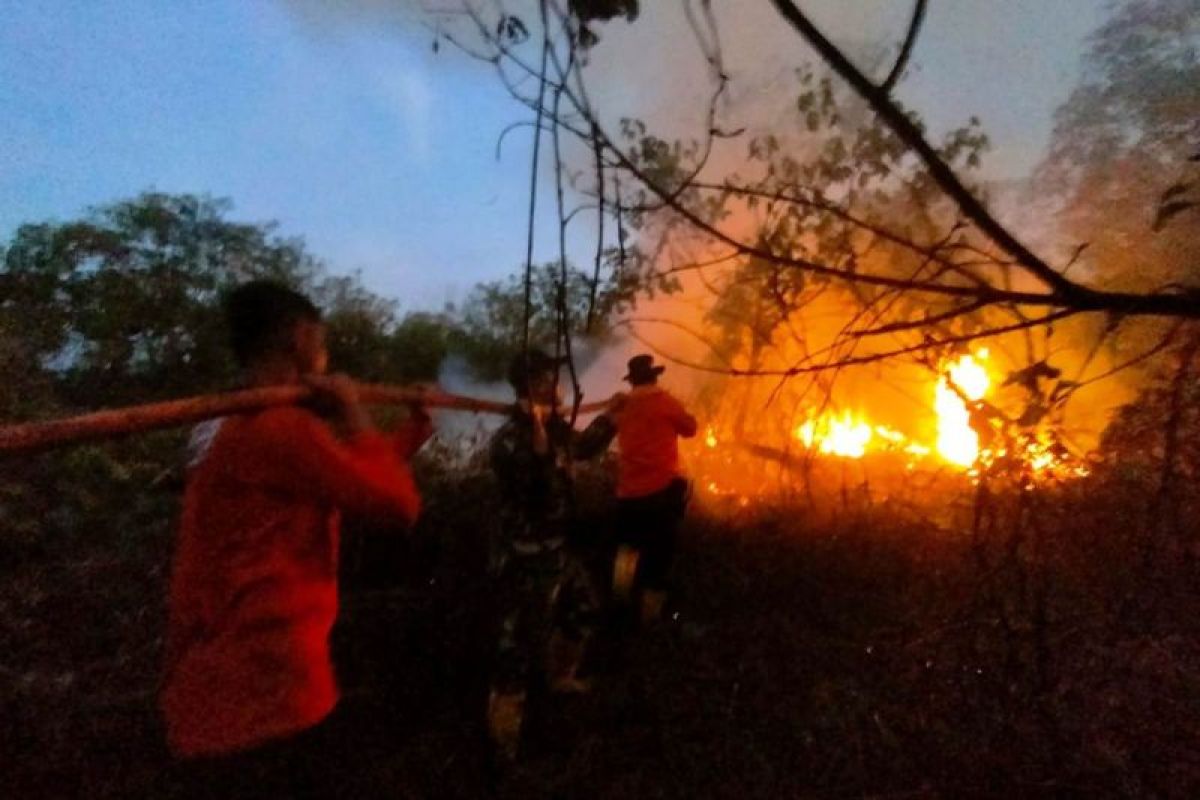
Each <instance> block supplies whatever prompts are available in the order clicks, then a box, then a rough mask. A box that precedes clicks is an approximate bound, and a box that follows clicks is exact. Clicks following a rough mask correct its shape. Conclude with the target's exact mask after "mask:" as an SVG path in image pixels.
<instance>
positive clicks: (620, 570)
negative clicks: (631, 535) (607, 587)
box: [613, 545, 639, 603]
mask: <svg viewBox="0 0 1200 800" xmlns="http://www.w3.org/2000/svg"><path fill="white" fill-rule="evenodd" d="M638 557H639V553H638V551H637V550H636V549H635V548H632V547H629V546H628V545H621V546H620V547H618V548H617V557H616V558H615V559H614V560H613V597H615V598H616V599H618V600H620V601H621V602H623V603H627V602H629V598H630V597H632V596H633V584H634V581H635V580H636V579H637V568H638Z"/></svg>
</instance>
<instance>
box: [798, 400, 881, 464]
mask: <svg viewBox="0 0 1200 800" xmlns="http://www.w3.org/2000/svg"><path fill="white" fill-rule="evenodd" d="M872 433H873V431H872V430H871V426H870V425H868V424H867V423H866V422H863V421H862V420H856V419H855V418H854V417H853V415H851V413H850V412H849V411H846V412H843V413H842V416H841V417H836V416H826V417H821V418H819V419H811V418H810V419H808V420H806V421H805V422H804V423H803V424H802V425H801V426H800V427H799V428H797V429H796V438H797V439H799V440H800V441H802V442H804V445H805V447H809V448H811V447H813V445H814V444H815V445H816V447H817V450H818V451H820V452H822V453H825V454H827V455H833V456H842V457H843V458H862V457H863V456H864V455H866V453H867V445H868V444H870V442H871V436H872Z"/></svg>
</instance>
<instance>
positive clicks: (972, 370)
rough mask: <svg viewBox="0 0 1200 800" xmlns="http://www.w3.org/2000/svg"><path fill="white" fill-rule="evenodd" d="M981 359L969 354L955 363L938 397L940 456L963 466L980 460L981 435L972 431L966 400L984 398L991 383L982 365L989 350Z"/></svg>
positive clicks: (941, 383)
mask: <svg viewBox="0 0 1200 800" xmlns="http://www.w3.org/2000/svg"><path fill="white" fill-rule="evenodd" d="M978 359H979V360H976V357H975V356H972V355H970V354H967V355H963V356H961V357H959V358H958V359H957V360H956V361H953V362H951V363H950V364H949V365H948V366H947V367H946V371H945V374H943V375H942V377H941V378H940V379H938V383H937V387H936V389H935V394H934V411H935V412H936V413H937V420H938V436H937V451H938V454H939V455H941V457H942V458H944V459H946V460H947V461H949V462H950V463H951V464H957V465H959V466H962V467H969V466H971V465H972V464H974V463H975V461H976V460H977V459H978V458H979V434H977V433H976V432H975V431H974V430H972V428H971V414H970V412H969V411H968V410H967V403H966V401H967V400H971V401H975V400H980V399H982V398H983V395H984V394H985V393H986V392H987V390H988V386H989V385H990V384H991V379H990V378H989V377H988V374H987V370H986V369H985V368H984V366H983V364H981V363H980V361H983V360H986V359H987V351H986V350H980V351H979V353H978Z"/></svg>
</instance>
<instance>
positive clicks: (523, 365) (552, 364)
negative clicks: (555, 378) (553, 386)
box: [508, 348, 562, 398]
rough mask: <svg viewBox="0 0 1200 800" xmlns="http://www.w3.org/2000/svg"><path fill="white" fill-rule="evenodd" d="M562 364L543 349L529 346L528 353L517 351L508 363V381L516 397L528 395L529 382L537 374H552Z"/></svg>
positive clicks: (560, 360)
mask: <svg viewBox="0 0 1200 800" xmlns="http://www.w3.org/2000/svg"><path fill="white" fill-rule="evenodd" d="M561 364H562V359H555V358H551V357H550V356H548V355H547V354H546V352H545V351H544V350H538V349H536V348H531V349H530V350H529V352H528V353H517V354H516V355H515V356H513V359H512V361H510V362H509V364H508V382H509V383H510V384H511V385H512V387H513V391H515V392H516V393H517V397H522V398H523V397H528V396H529V384H530V383H531V382H532V380H533V378H535V377H537V376H539V375H553V374H554V371H555V370H556V369H558V367H559V366H561Z"/></svg>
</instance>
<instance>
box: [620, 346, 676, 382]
mask: <svg viewBox="0 0 1200 800" xmlns="http://www.w3.org/2000/svg"><path fill="white" fill-rule="evenodd" d="M666 370H667V368H666V367H664V366H661V365H655V363H654V356H652V355H650V354H648V353H642V354H641V355H636V356H634V357H633V358H631V359H629V374H627V375H626V376H625V377H624V379H623V380H627V381H629V382H630V383H633V384H638V383H650V382H651V381H653V380H654V379H655V378H657V377H658V376H659V375H662V374H663V373H664V372H666Z"/></svg>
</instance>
